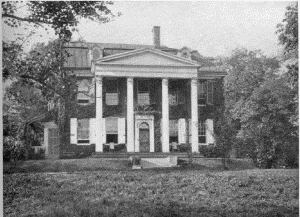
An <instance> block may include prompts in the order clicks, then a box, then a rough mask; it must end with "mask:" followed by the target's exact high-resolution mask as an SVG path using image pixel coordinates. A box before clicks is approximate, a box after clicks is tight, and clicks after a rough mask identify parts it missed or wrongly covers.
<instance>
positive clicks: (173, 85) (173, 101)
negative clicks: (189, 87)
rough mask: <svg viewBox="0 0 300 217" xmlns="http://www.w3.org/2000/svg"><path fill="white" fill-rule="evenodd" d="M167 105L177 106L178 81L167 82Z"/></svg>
mask: <svg viewBox="0 0 300 217" xmlns="http://www.w3.org/2000/svg"><path fill="white" fill-rule="evenodd" d="M169 104H170V105H178V81H174V80H173V81H172V80H171V81H169Z"/></svg>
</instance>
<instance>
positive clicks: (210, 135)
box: [205, 119, 215, 144]
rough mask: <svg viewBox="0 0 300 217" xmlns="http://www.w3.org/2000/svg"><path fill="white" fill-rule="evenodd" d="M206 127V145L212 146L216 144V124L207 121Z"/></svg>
mask: <svg viewBox="0 0 300 217" xmlns="http://www.w3.org/2000/svg"><path fill="white" fill-rule="evenodd" d="M205 127H206V143H207V144H211V143H214V142H215V138H214V122H213V120H212V119H207V120H206V121H205Z"/></svg>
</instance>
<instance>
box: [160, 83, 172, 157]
mask: <svg viewBox="0 0 300 217" xmlns="http://www.w3.org/2000/svg"><path fill="white" fill-rule="evenodd" d="M168 85H169V81H168V79H166V78H164V79H162V125H161V126H162V129H161V132H162V151H163V152H170V149H169V93H168V92H169V91H168Z"/></svg>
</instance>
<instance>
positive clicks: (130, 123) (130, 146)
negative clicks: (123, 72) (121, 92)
mask: <svg viewBox="0 0 300 217" xmlns="http://www.w3.org/2000/svg"><path fill="white" fill-rule="evenodd" d="M127 152H134V111H133V78H127Z"/></svg>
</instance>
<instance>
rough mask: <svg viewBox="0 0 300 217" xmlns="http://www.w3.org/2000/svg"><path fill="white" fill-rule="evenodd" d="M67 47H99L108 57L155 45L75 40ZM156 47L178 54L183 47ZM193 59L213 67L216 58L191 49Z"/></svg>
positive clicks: (104, 55) (202, 64)
mask: <svg viewBox="0 0 300 217" xmlns="http://www.w3.org/2000/svg"><path fill="white" fill-rule="evenodd" d="M64 47H65V48H86V49H93V48H94V47H98V48H100V49H101V50H103V57H107V56H110V55H114V54H119V53H123V52H128V51H131V50H137V49H143V48H154V46H153V45H140V44H119V43H94V42H81V41H74V42H69V43H67V44H65V46H64ZM155 49H159V50H161V51H164V52H167V53H170V54H173V55H177V54H178V52H180V51H181V50H182V49H176V48H170V47H167V46H160V47H155ZM191 59H192V60H194V61H197V62H198V63H200V65H201V66H202V67H213V66H215V64H214V58H212V57H204V56H202V55H201V54H199V52H198V51H196V50H191Z"/></svg>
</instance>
